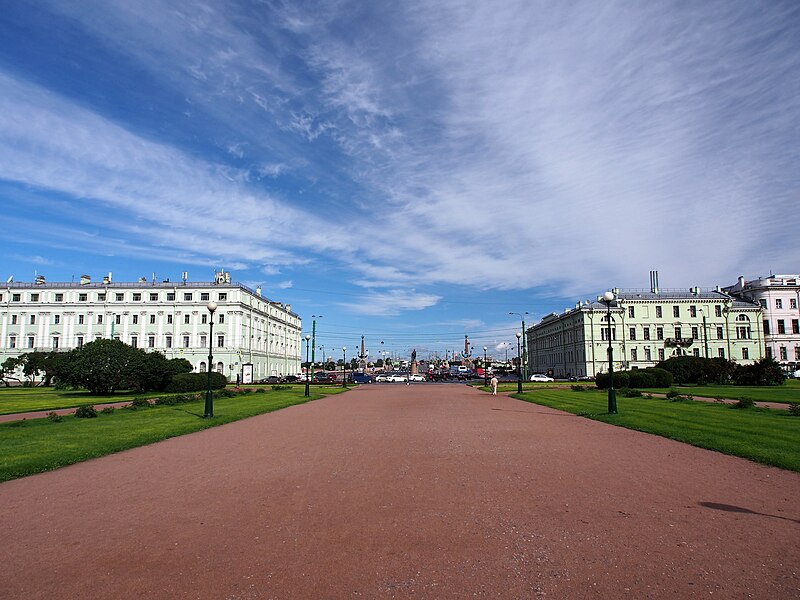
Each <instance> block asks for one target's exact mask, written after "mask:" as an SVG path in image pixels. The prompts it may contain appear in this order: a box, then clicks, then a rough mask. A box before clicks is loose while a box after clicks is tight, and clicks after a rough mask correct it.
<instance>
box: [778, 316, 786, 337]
mask: <svg viewBox="0 0 800 600" xmlns="http://www.w3.org/2000/svg"><path fill="white" fill-rule="evenodd" d="M778 333H779V334H783V333H786V324H785V323H784V321H783V319H778Z"/></svg>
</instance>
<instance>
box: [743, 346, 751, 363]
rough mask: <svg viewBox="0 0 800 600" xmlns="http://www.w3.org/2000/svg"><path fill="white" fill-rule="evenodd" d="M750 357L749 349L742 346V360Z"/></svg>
mask: <svg viewBox="0 0 800 600" xmlns="http://www.w3.org/2000/svg"><path fill="white" fill-rule="evenodd" d="M749 358H750V350H748V349H747V348H742V360H747V359H749Z"/></svg>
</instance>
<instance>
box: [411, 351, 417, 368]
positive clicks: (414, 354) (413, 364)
mask: <svg viewBox="0 0 800 600" xmlns="http://www.w3.org/2000/svg"><path fill="white" fill-rule="evenodd" d="M416 373H417V350H416V348H415V349H414V350H412V351H411V374H412V375H416Z"/></svg>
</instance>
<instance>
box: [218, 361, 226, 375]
mask: <svg viewBox="0 0 800 600" xmlns="http://www.w3.org/2000/svg"><path fill="white" fill-rule="evenodd" d="M224 370H225V367H224V365H223V364H222V363H221V362H218V363H217V373H222V371H224Z"/></svg>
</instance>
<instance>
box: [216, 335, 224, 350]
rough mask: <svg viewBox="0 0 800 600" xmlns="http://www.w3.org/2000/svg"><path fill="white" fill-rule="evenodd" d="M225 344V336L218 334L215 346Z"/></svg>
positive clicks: (221, 346) (218, 346) (219, 346)
mask: <svg viewBox="0 0 800 600" xmlns="http://www.w3.org/2000/svg"><path fill="white" fill-rule="evenodd" d="M224 346H225V336H224V335H218V336H217V348H223V347H224Z"/></svg>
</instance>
